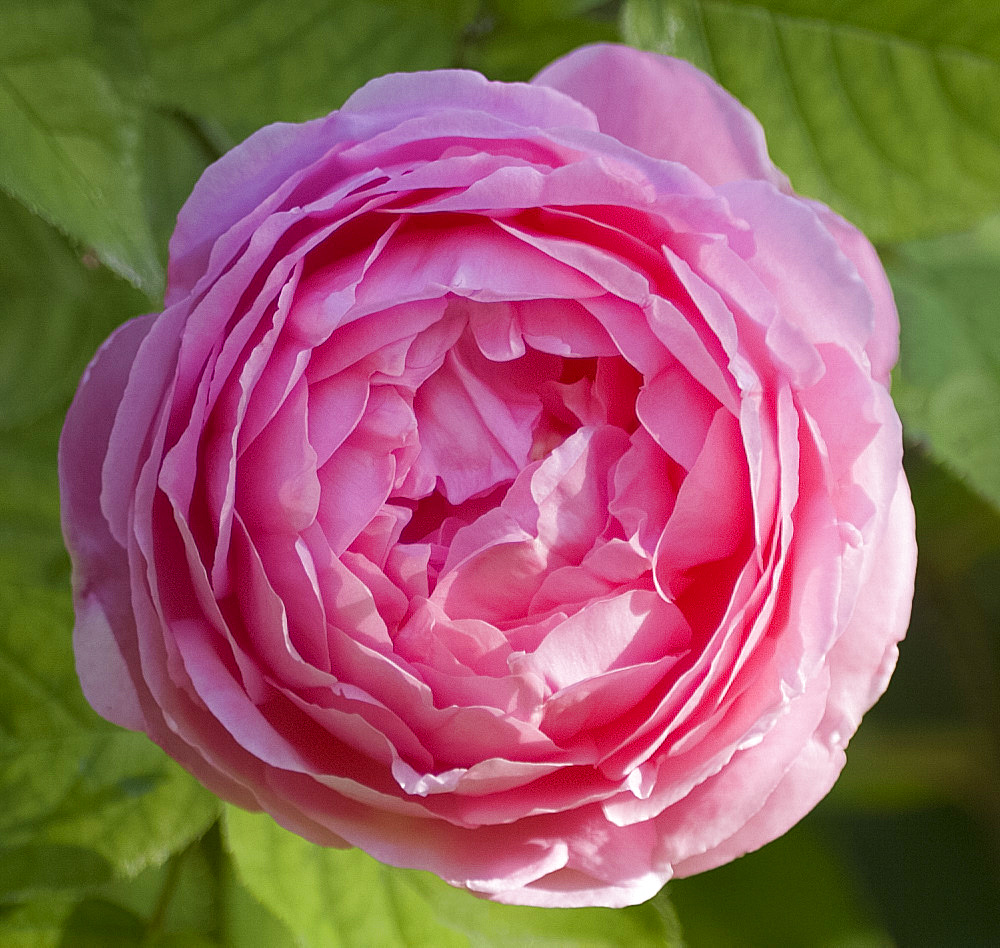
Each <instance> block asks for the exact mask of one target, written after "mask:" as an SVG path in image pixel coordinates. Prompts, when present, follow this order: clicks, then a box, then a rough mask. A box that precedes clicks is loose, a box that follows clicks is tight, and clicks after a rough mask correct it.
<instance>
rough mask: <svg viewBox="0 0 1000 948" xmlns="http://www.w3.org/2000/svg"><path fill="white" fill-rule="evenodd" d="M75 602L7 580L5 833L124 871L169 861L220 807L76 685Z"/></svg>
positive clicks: (0, 611) (2, 608)
mask: <svg viewBox="0 0 1000 948" xmlns="http://www.w3.org/2000/svg"><path fill="white" fill-rule="evenodd" d="M71 625H72V622H71V616H70V609H69V603H68V602H67V601H66V597H65V596H64V595H63V594H62V593H59V592H56V591H53V590H48V589H32V588H21V589H12V588H10V587H7V586H0V838H2V839H3V840H4V843H5V845H8V846H22V847H30V846H37V845H41V844H43V843H45V844H64V845H67V846H70V845H72V846H84V847H88V848H90V849H92V850H93V851H94V852H95V853H97V854H99V855H100V856H102V857H103V858H104V859H106V860H107V861H109V862H110V863H111V864H112V865H113V866H114V867H115V869H116V870H117V871H119V872H123V873H127V874H130V873H134V872H137V871H138V870H140V869H142V868H143V867H145V866H148V865H154V864H156V863H159V862H162V861H163V860H164V859H166V858H167V856H169V854H170V853H171V852H173V851H175V850H176V849H178V848H180V847H183V846H184V845H186V844H187V843H188V842H189V841H190V840H191V839H193V838H195V837H197V836H198V835H200V834H201V833H202V832H204V830H205V829H206V828H207V827H208V826H209V825H210V824H211V822H212V821H213V819H214V818H215V816H216V812H217V802H216V800H215V798H214V797H213V796H212V795H211V794H210V793H208V791H206V790H204V789H202V788H201V787H200V786H199V785H198V784H197V783H196V782H195V781H194V780H193V779H192V778H191V777H189V776H188V775H187V774H186V773H184V771H182V770H181V769H180V768H179V767H177V766H176V765H175V764H174V763H173V762H172V761H170V760H168V759H167V758H166V756H165V755H164V754H163V753H162V751H160V750H159V749H158V748H157V747H155V746H154V745H153V744H151V743H150V742H149V741H148V740H147V739H146V737H145V736H143V735H141V734H135V733H132V732H129V731H123V730H121V729H119V728H116V727H114V726H112V725H110V724H107V723H106V722H104V721H102V720H101V719H100V718H98V717H97V715H95V714H94V713H93V712H92V711H91V710H90V708H89V707H88V706H87V705H86V702H85V701H84V698H83V696H82V694H81V693H80V690H79V685H78V683H77V681H76V676H75V673H74V670H73V659H72V654H71V653H70V650H69V636H70V628H71Z"/></svg>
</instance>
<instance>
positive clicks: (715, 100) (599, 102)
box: [532, 44, 790, 190]
mask: <svg viewBox="0 0 1000 948" xmlns="http://www.w3.org/2000/svg"><path fill="white" fill-rule="evenodd" d="M532 81H533V82H534V83H536V84H538V85H544V86H551V87H552V88H554V89H559V90H560V91H561V92H565V93H566V94H567V95H570V96H572V97H573V98H574V99H576V100H577V101H578V102H582V103H583V104H584V105H586V106H587V107H588V108H590V109H591V110H593V112H594V114H595V115H596V116H597V120H598V122H599V123H600V126H601V131H602V132H604V133H605V134H606V135H611V136H612V137H614V138H617V139H618V140H619V141H620V142H622V143H624V144H626V145H631V146H632V147H633V148H635V149H637V150H638V151H641V152H643V153H644V154H647V155H650V156H651V157H653V158H665V159H667V160H668V161H676V162H678V163H680V164H683V165H686V166H687V167H688V168H690V169H691V170H692V171H694V172H696V173H697V174H699V175H700V176H701V177H702V178H704V179H705V180H706V181H707V182H708V183H709V184H713V185H717V184H724V183H726V182H727V181H742V180H745V179H747V178H760V179H763V180H766V181H770V182H771V183H772V184H774V185H775V186H776V187H779V188H781V189H782V190H790V189H789V187H788V181H787V179H786V178H785V176H784V175H783V174H782V173H781V172H780V171H778V169H777V168H775V167H774V165H773V164H771V159H770V158H769V157H768V155H767V146H766V145H765V143H764V130H763V129H762V128H761V127H760V123H759V122H758V121H757V119H756V118H754V116H753V115H752V114H751V113H750V112H749V111H748V110H747V109H746V108H744V107H743V106H742V105H741V104H740V103H739V102H738V101H737V100H736V99H734V98H733V97H732V96H731V95H730V94H729V93H728V92H726V91H725V90H724V89H723V88H722V87H721V86H719V85H717V84H716V83H714V82H713V81H712V80H711V79H710V78H709V77H708V76H706V75H705V73H703V72H701V70H699V69H696V68H695V67H694V66H692V65H691V64H690V63H686V62H684V61H683V60H681V59H672V58H671V57H669V56H661V55H659V54H657V53H645V52H640V51H639V50H635V49H632V48H630V47H628V46H612V45H603V44H601V45H595V46H584V47H583V48H581V49H578V50H574V51H573V52H572V53H570V54H569V55H567V56H564V57H563V58H562V59H557V60H556V61H555V62H554V63H552V64H551V65H550V66H547V67H546V68H545V69H543V70H542V71H541V72H540V73H539V74H538V75H537V76H535V78H534V79H533V80H532Z"/></svg>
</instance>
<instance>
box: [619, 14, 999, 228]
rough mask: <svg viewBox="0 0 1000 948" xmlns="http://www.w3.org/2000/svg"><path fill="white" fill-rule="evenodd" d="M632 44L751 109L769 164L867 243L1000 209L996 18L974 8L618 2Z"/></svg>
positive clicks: (960, 224)
mask: <svg viewBox="0 0 1000 948" xmlns="http://www.w3.org/2000/svg"><path fill="white" fill-rule="evenodd" d="M622 31H623V34H624V36H625V38H626V40H627V41H628V42H631V43H633V44H635V45H637V46H640V47H643V48H646V49H654V50H657V51H659V52H664V53H672V54H674V55H679V56H682V57H684V58H687V59H690V60H691V61H693V62H695V63H696V64H697V65H699V66H701V67H702V68H704V69H707V70H709V71H710V72H712V73H714V75H715V76H716V77H717V78H718V79H719V80H720V81H721V82H722V84H723V85H725V86H726V87H727V88H728V89H729V90H730V91H732V92H733V93H734V94H735V95H736V96H737V97H738V98H739V99H740V100H741V101H742V102H743V103H744V104H745V105H746V106H748V107H749V108H750V109H751V110H752V111H753V112H755V113H756V115H757V116H758V118H760V120H761V122H762V123H763V125H764V128H765V130H766V132H767V135H768V145H769V147H770V149H771V153H772V156H773V157H774V159H775V161H776V163H777V164H778V165H779V166H780V167H782V168H783V169H784V170H785V171H786V172H787V173H788V174H789V176H790V177H791V180H792V183H793V185H794V186H795V187H796V189H797V190H799V191H801V192H802V193H803V194H808V195H810V196H812V197H816V198H819V199H820V200H823V201H825V202H827V203H828V204H830V205H831V206H832V207H834V208H835V209H836V210H838V211H840V212H841V213H842V214H844V215H845V216H846V217H847V218H848V219H850V220H852V221H853V222H854V223H855V224H857V225H858V226H860V227H861V228H862V229H863V230H865V232H866V233H867V234H868V235H869V237H871V238H872V239H873V240H876V241H891V240H903V239H908V238H913V237H918V236H924V235H931V234H935V233H941V232H944V231H949V230H958V229H962V228H964V227H967V226H969V225H970V224H972V223H974V222H976V221H978V220H980V219H982V218H983V217H984V216H985V215H986V214H987V213H989V212H990V211H995V210H996V209H997V208H1000V14H998V8H997V7H996V6H995V5H993V4H989V3H981V2H980V0H956V2H950V3H940V2H938V0H911V2H908V3H905V4H901V3H897V2H895V0H874V2H869V3H856V2H850V0H834V2H820V0H756V2H749V0H627V3H626V4H625V7H624V8H623V16H622Z"/></svg>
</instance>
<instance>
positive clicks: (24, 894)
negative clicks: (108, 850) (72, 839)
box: [0, 845, 112, 902]
mask: <svg viewBox="0 0 1000 948" xmlns="http://www.w3.org/2000/svg"><path fill="white" fill-rule="evenodd" d="M111 874H112V866H111V863H109V862H108V861H107V860H106V859H104V858H103V857H101V856H99V855H98V854H97V853H95V852H93V851H92V850H89V849H83V848H81V847H79V846H52V845H39V846H10V847H3V848H0V901H3V902H16V901H23V900H25V899H28V898H31V897H32V896H36V895H40V894H43V893H46V892H58V891H60V890H66V889H68V890H74V889H87V888H92V887H94V886H96V885H98V884H99V883H101V882H104V881H105V880H107V879H110V878H111Z"/></svg>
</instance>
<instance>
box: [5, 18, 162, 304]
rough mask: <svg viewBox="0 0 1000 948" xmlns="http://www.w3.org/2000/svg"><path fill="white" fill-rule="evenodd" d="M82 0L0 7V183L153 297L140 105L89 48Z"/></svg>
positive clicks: (157, 287)
mask: <svg viewBox="0 0 1000 948" xmlns="http://www.w3.org/2000/svg"><path fill="white" fill-rule="evenodd" d="M95 31H96V26H95V23H94V18H93V16H92V15H91V13H90V11H89V9H88V7H87V6H86V4H84V3H82V2H80V0H8V2H7V3H6V4H5V5H4V12H3V14H2V15H0V127H2V128H3V135H2V136H0V189H3V190H4V191H6V192H7V193H9V194H11V195H13V196H14V197H16V198H17V199H18V200H19V201H21V202H22V203H23V204H24V205H26V206H27V207H28V208H30V209H31V210H32V211H34V212H35V213H37V214H40V215H41V216H42V217H44V218H45V219H46V220H48V221H49V222H51V223H52V224H55V225H56V226H57V227H59V229H60V230H62V231H63V232H64V233H66V234H68V235H69V236H71V237H72V238H74V239H75V240H77V241H79V242H80V243H81V244H82V245H83V246H84V247H85V248H91V249H92V250H93V252H94V253H95V254H96V256H97V257H98V258H99V259H100V260H101V261H103V262H104V263H106V264H107V265H108V266H109V267H111V269H113V270H114V271H116V272H117V273H119V274H121V275H122V276H124V277H125V278H126V279H128V280H129V281H131V282H132V283H134V284H135V285H136V286H138V287H141V288H142V289H143V290H144V291H145V292H146V293H147V294H148V295H150V296H152V297H156V296H158V295H159V294H160V292H161V290H162V280H163V274H162V271H161V268H160V264H159V261H158V260H157V258H156V250H155V247H154V244H153V240H152V236H151V234H150V231H149V228H148V226H147V224H146V217H145V213H144V209H143V205H142V187H141V179H140V170H139V165H138V155H139V129H138V118H137V114H136V112H135V111H134V109H132V108H131V107H130V106H129V105H128V104H127V103H126V102H125V101H124V100H123V98H122V97H121V95H120V94H119V92H118V90H117V89H116V88H115V85H114V83H113V81H112V79H111V78H110V76H109V75H108V74H107V72H105V70H104V69H103V68H102V65H101V63H100V58H101V57H100V56H99V55H98V54H97V52H95V49H96V46H95Z"/></svg>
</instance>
